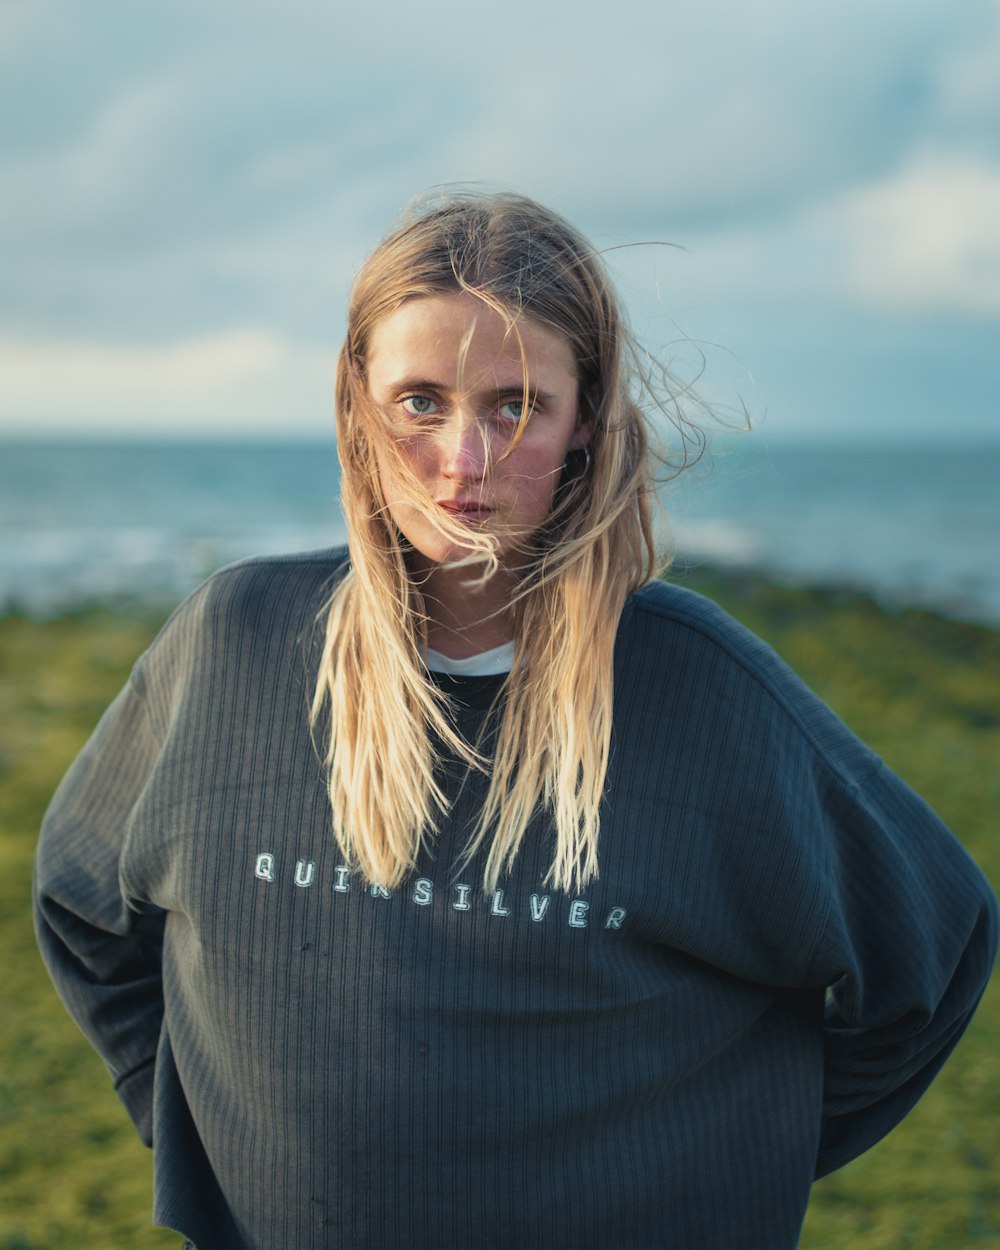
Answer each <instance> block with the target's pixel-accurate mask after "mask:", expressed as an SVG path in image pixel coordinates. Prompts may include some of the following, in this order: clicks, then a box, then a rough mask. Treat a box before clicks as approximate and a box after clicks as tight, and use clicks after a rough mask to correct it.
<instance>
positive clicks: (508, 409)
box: [500, 399, 525, 422]
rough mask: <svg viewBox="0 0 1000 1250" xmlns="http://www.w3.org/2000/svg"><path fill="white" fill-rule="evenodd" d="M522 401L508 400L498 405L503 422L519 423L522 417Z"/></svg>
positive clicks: (523, 407) (523, 404)
mask: <svg viewBox="0 0 1000 1250" xmlns="http://www.w3.org/2000/svg"><path fill="white" fill-rule="evenodd" d="M524 409H525V403H524V400H523V399H508V400H506V401H505V402H504V403H502V404H501V405H500V415H501V417H503V419H504V420H505V421H514V422H519V421H521V420H522V419H523V417H524Z"/></svg>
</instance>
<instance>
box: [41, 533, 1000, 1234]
mask: <svg viewBox="0 0 1000 1250" xmlns="http://www.w3.org/2000/svg"><path fill="white" fill-rule="evenodd" d="M345 566H346V553H345V552H343V551H335V552H321V553H317V554H313V555H307V556H294V557H285V558H278V559H261V560H253V561H248V562H246V563H243V564H241V565H238V566H235V567H233V568H231V569H228V570H225V571H223V572H222V573H220V574H218V575H216V576H215V577H214V578H212V579H211V580H210V581H209V582H208V583H206V585H205V586H203V587H202V588H201V589H200V590H199V591H197V592H196V593H195V594H194V595H193V596H192V597H191V598H190V599H189V600H188V601H187V602H186V603H184V604H183V605H182V606H181V607H180V608H179V609H178V611H177V612H176V613H175V614H174V616H173V617H172V618H171V620H170V621H169V622H168V623H167V625H166V626H165V627H164V629H163V631H162V632H161V634H160V636H159V638H158V639H157V640H156V642H155V643H154V644H153V646H152V647H151V648H150V650H149V651H148V652H147V653H146V654H145V655H144V656H143V657H142V658H141V659H140V660H139V662H138V663H137V665H136V667H135V670H134V672H133V674H132V678H131V680H130V682H129V683H128V685H127V687H126V688H125V690H123V691H122V693H121V694H120V695H119V697H118V699H117V700H116V701H115V702H114V704H112V706H111V708H110V709H109V710H108V711H107V713H106V714H105V716H104V718H103V719H102V720H101V722H100V724H99V725H98V727H97V729H96V731H95V733H94V735H93V737H92V738H91V740H90V742H89V743H88V744H87V746H86V747H85V749H84V751H83V753H82V754H81V756H80V757H79V759H78V760H77V761H76V763H75V764H74V765H73V767H72V769H71V770H70V772H69V774H68V775H67V777H66V778H65V780H64V781H63V783H62V785H61V786H60V788H59V790H58V792H57V794H56V795H55V798H54V799H53V801H52V805H51V807H50V809H49V812H48V814H47V816H46V819H45V824H44V827H43V830H42V835H41V841H40V845H39V851H38V860H37V868H36V918H37V928H38V936H39V942H40V945H41V949H42V952H43V955H44V957H45V959H46V962H47V964H48V967H49V969H50V972H51V974H52V977H53V980H54V981H55V983H56V986H57V988H58V990H59V992H60V994H61V995H62V997H63V999H64V1001H65V1002H66V1004H67V1006H68V1008H69V1010H70V1011H71V1012H72V1014H73V1016H74V1017H75V1018H76V1020H77V1021H78V1023H79V1024H80V1027H81V1028H82V1029H83V1031H84V1032H85V1033H86V1035H87V1037H88V1038H89V1039H90V1040H91V1042H92V1043H93V1044H94V1046H95V1047H96V1048H97V1049H98V1051H99V1052H100V1053H101V1055H102V1056H103V1057H104V1059H105V1061H106V1063H107V1065H108V1067H109V1069H110V1072H111V1075H112V1077H113V1079H114V1081H115V1084H116V1087H117V1090H118V1093H119V1095H120V1096H121V1098H122V1100H123V1102H124V1103H125V1105H126V1107H127V1108H128V1110H129V1113H130V1114H131V1116H132V1118H133V1120H134V1121H135V1123H136V1125H137V1127H138V1129H139V1132H140V1134H141V1135H142V1137H143V1139H144V1140H145V1141H146V1142H147V1143H151V1144H152V1145H153V1147H154V1166H155V1183H156V1199H155V1211H154V1218H155V1220H156V1222H157V1223H160V1224H163V1225H166V1226H168V1227H170V1228H174V1229H176V1230H178V1231H179V1232H181V1233H183V1234H184V1235H186V1236H187V1237H189V1238H191V1239H192V1240H193V1241H194V1242H195V1243H196V1244H197V1245H198V1246H199V1248H200V1250H251V1248H252V1250H293V1248H294V1250H333V1247H350V1248H352V1250H357V1248H361V1247H371V1248H372V1250H397V1248H398V1250H402V1248H403V1247H405V1248H406V1250H423V1248H427V1250H431V1248H433V1250H478V1248H479V1247H498V1248H503V1250H513V1248H514V1247H517V1248H518V1250H521V1248H527V1250H530V1248H533V1247H545V1248H546V1250H561V1248H566V1250H569V1248H570V1247H573V1250H591V1248H593V1250H597V1248H598V1247H599V1248H600V1250H607V1247H609V1246H612V1247H615V1248H616V1250H651V1248H653V1247H670V1250H733V1248H734V1247H740V1250H790V1248H791V1247H794V1246H795V1244H796V1242H797V1240H798V1235H799V1231H800V1228H801V1223H802V1219H803V1214H804V1211H805V1207H806V1203H807V1200H808V1195H809V1189H810V1184H811V1182H812V1180H813V1178H814V1176H816V1175H822V1174H824V1173H826V1172H828V1171H831V1170H832V1169H834V1168H837V1167H840V1166H841V1165H842V1164H844V1163H846V1162H847V1161H848V1160H849V1159H852V1158H854V1157H855V1156H856V1155H858V1154H860V1153H861V1152H862V1151H864V1150H866V1149H867V1148H868V1147H869V1146H871V1145H872V1144H873V1143H874V1142H876V1141H878V1140H879V1138H881V1137H882V1136H883V1135H884V1134H885V1133H887V1132H888V1131H889V1130H890V1129H891V1128H892V1127H893V1126H894V1125H895V1124H896V1123H898V1121H899V1120H900V1119H902V1117H903V1116H904V1115H905V1114H906V1112H907V1111H908V1110H909V1109H910V1108H911V1107H912V1106H913V1104H914V1103H915V1102H916V1100H917V1099H918V1098H919V1097H920V1095H921V1093H922V1092H923V1091H924V1089H925V1088H926V1087H927V1085H928V1083H929V1082H930V1081H931V1079H932V1078H933V1076H934V1074H935V1073H936V1072H937V1070H938V1068H939V1067H940V1065H941V1063H942V1062H943V1061H944V1059H945V1057H946V1056H947V1054H948V1053H949V1051H950V1050H951V1049H952V1047H953V1046H954V1045H955V1043H956V1041H957V1040H958V1038H959V1036H960V1035H961V1033H962V1031H963V1029H964V1028H965V1026H966V1024H967V1023H968V1020H969V1018H970V1015H971V1013H972V1011H973V1009H974V1006H975V1004H976V1002H977V1001H978V999H979V996H980V994H981V993H982V990H983V987H984V985H985V983H986V979H987V977H988V975H989V972H990V968H991V966H992V961H993V957H994V953H995V946H996V910H995V907H996V905H995V901H994V899H993V897H992V894H991V893H990V890H989V887H988V886H987V885H986V883H985V881H984V880H983V878H982V876H981V874H980V873H979V871H978V870H977V868H976V867H975V865H974V864H973V862H972V861H971V860H970V858H969V857H968V855H967V854H966V853H965V851H964V850H963V849H962V847H961V846H960V845H959V843H958V842H957V840H956V839H955V838H954V837H953V836H952V834H951V833H949V832H948V830H947V829H946V828H945V827H944V826H943V825H942V824H941V822H940V821H939V820H938V819H937V817H936V816H935V815H934V814H933V813H932V812H931V811H930V810H929V808H928V807H927V806H926V805H925V804H924V803H923V802H922V801H921V800H920V799H919V798H918V797H917V796H916V795H915V794H914V793H913V792H912V791H911V790H910V789H909V788H908V787H907V786H906V785H905V784H904V783H903V782H902V781H901V780H900V779H899V778H897V777H896V776H894V775H893V774H892V773H891V772H889V770H888V769H887V768H886V767H885V766H884V765H883V764H882V762H881V761H880V760H879V759H878V758H877V757H876V756H875V755H874V754H873V753H872V752H871V751H870V750H869V749H868V748H867V747H865V746H864V745H863V744H862V743H861V742H859V741H858V739H857V738H856V737H855V736H854V735H853V734H852V733H851V732H850V731H849V730H848V729H847V728H846V727H845V726H844V725H843V724H842V722H840V721H839V720H838V719H837V718H836V716H834V714H833V713H832V712H831V711H830V710H829V709H828V708H827V707H826V706H825V705H824V704H823V703H821V702H820V701H819V700H818V699H817V698H816V696H815V695H813V694H812V693H811V692H810V691H809V690H808V689H807V688H806V687H805V686H804V685H803V684H802V683H801V682H800V681H799V680H798V678H797V677H795V675H794V674H793V673H791V672H790V671H789V670H788V669H787V667H785V665H784V664H783V663H782V662H781V661H780V660H779V659H778V658H777V657H776V656H775V655H774V653H773V652H771V651H770V650H769V649H768V648H767V647H766V646H765V645H764V644H763V643H761V642H760V641H759V640H758V639H757V638H755V637H754V636H753V635H751V634H749V633H748V632H747V631H746V630H745V629H743V628H742V627H741V626H739V625H738V624H736V623H735V622H734V621H733V620H732V619H730V618H729V617H727V616H726V615H725V614H724V613H723V612H722V611H721V610H720V609H719V608H717V607H716V606H715V605H713V604H712V603H710V602H708V601H707V600H705V599H703V598H701V597H699V596H697V595H695V594H693V593H691V592H689V591H684V590H681V589H678V588H676V587H669V586H667V585H664V584H660V583H657V584H654V585H650V586H648V587H646V588H645V589H643V590H642V591H640V592H638V593H637V594H634V595H633V596H631V598H630V599H629V600H628V602H627V605H626V608H625V611H624V614H623V616H622V620H621V624H620V628H619V633H618V639H617V644H616V652H615V719H614V736H613V749H612V758H611V766H610V772H609V776H608V785H607V791H606V801H605V804H604V809H603V813H602V824H601V840H600V876H599V879H598V880H597V881H596V882H593V883H592V884H591V885H590V886H588V887H587V888H586V889H584V890H583V891H581V892H580V893H579V894H578V895H572V896H567V895H565V894H562V893H559V892H558V891H554V890H552V889H548V888H546V887H545V886H544V885H543V883H542V882H543V878H544V876H545V873H546V870H547V868H548V866H549V863H550V862H551V858H552V849H553V843H552V831H551V828H550V822H549V821H548V819H547V818H546V816H545V814H544V813H540V814H539V815H538V816H537V817H536V819H535V821H534V823H533V825H532V826H531V828H530V830H529V835H528V837H527V838H526V841H525V844H524V847H523V849H522V851H521V853H520V855H519V857H518V859H517V861H516V863H515V865H514V867H513V870H512V871H511V873H510V875H509V876H508V877H507V878H506V879H505V880H504V881H503V883H502V886H501V888H500V889H498V890H496V891H494V892H492V893H485V892H484V890H483V888H482V886H481V880H482V867H483V865H482V862H481V860H478V859H475V860H473V861H472V863H471V864H470V865H469V866H468V867H467V868H466V869H464V870H463V871H462V872H461V873H456V871H455V863H456V862H457V860H458V856H459V854H460V852H461V850H462V849H463V847H464V845H465V841H466V839H467V837H468V835H469V832H470V830H471V828H472V826H473V824H474V822H475V814H476V812H477V810H478V808H479V806H480V805H481V803H482V799H483V781H482V779H481V778H479V777H477V776H475V775H472V776H466V775H465V774H464V772H463V769H462V768H461V767H460V766H459V765H458V764H457V762H455V761H445V763H444V765H443V772H444V776H445V780H446V785H447V787H448V789H449V792H450V793H451V795H452V796H453V803H452V807H451V811H450V814H449V817H448V818H447V820H446V821H444V822H443V826H442V828H441V829H440V831H439V834H438V836H437V838H436V840H435V842H434V845H433V847H432V849H430V850H429V851H428V852H427V854H426V855H425V856H424V858H423V860H422V861H421V862H420V863H419V864H418V866H417V869H416V870H415V872H414V873H413V874H412V877H411V878H410V879H409V880H408V881H407V882H406V883H405V886H404V887H403V888H400V889H398V890H396V891H393V892H387V891H385V890H380V889H377V888H372V887H370V886H368V885H367V884H366V882H365V881H364V880H362V879H360V878H359V877H358V876H357V875H356V874H354V873H352V872H350V871H349V869H348V867H347V866H346V865H345V864H343V863H342V862H341V859H340V856H339V854H338V850H337V847H336V844H335V843H334V841H333V838H332V836H331V833H330V815H329V809H328V800H327V797H326V793H325V788H324V779H323V770H322V767H321V764H320V762H319V759H318V756H317V751H316V747H315V745H314V743H313V742H312V740H311V737H310V731H309V724H308V705H309V700H310V697H311V692H312V688H313V685H314V681H315V671H316V664H317V662H318V655H319V646H320V640H321V637H320V636H321V632H322V628H321V625H320V624H319V623H318V617H319V615H320V613H321V609H322V605H323V603H324V601H325V599H326V597H327V596H328V594H329V591H330V589H331V586H332V585H333V583H334V580H335V579H336V577H337V576H338V575H339V573H340V572H341V571H342V570H343V568H344V567H345ZM440 680H441V681H442V683H443V684H444V685H445V686H446V688H447V689H448V691H449V693H450V694H452V696H453V698H454V700H455V706H456V716H457V717H458V718H459V723H460V725H461V726H462V727H463V729H464V730H465V731H466V732H468V733H475V732H476V731H477V730H478V728H479V726H480V725H481V723H482V720H483V717H484V716H485V715H486V708H487V707H488V705H489V703H490V702H491V700H492V698H493V696H494V695H495V694H496V692H497V690H498V689H499V687H500V684H501V682H502V680H503V679H502V678H480V679H477V678H445V677H442V678H441V679H440Z"/></svg>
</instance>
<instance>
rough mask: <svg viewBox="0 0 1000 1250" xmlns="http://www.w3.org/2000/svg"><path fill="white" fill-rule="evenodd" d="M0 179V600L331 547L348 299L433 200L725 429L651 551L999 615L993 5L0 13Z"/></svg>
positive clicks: (932, 0)
mask: <svg viewBox="0 0 1000 1250" xmlns="http://www.w3.org/2000/svg"><path fill="white" fill-rule="evenodd" d="M0 171H2V179H3V188H4V190H3V196H2V197H0V246H2V249H3V256H4V261H3V278H2V281H0V439H2V442H0V454H2V459H3V467H2V469H0V499H2V502H0V527H2V530H3V532H4V535H5V542H4V546H3V555H2V558H0V608H6V609H7V610H10V609H12V608H18V607H20V608H26V609H27V610H29V611H32V612H35V613H46V612H47V613H52V612H57V611H60V610H62V609H64V608H66V607H68V606H73V605H74V604H76V603H78V602H80V601H81V600H82V599H88V598H94V597H97V598H107V597H108V596H111V597H113V598H114V597H119V598H126V599H128V598H134V597H139V598H143V597H149V596H150V595H153V596H159V597H160V598H161V599H165V600H171V599H175V598H176V597H177V596H178V595H180V594H182V593H183V592H184V591H185V590H186V589H188V588H190V586H191V585H193V584H194V583H195V582H196V581H197V580H199V579H200V577H202V576H203V575H204V574H205V573H207V572H208V571H210V570H211V569H212V568H214V567H216V566H217V565H218V564H220V563H223V562H226V561H228V560H230V559H233V558H236V557H238V556H241V555H244V554H248V553H249V552H252V551H261V550H279V549H282V548H288V547H296V546H325V545H328V544H330V543H333V542H337V541H339V540H340V539H341V538H342V537H343V532H342V528H341V525H340V518H339V511H338V508H337V503H336V497H337V472H336V462H335V454H334V449H333V439H332V417H331V390H332V373H333V366H334V360H335V355H336V350H337V346H338V344H339V341H340V339H341V336H342V333H343V310H344V306H345V302H346V296H347V291H348V289H349V285H350V282H351V279H352V275H353V273H354V272H355V270H356V269H357V267H358V266H359V265H360V263H361V262H362V261H363V259H364V258H365V256H366V255H367V253H368V252H369V251H370V250H371V249H372V247H374V245H375V244H376V243H377V242H378V240H379V238H380V237H381V235H382V234H383V233H384V232H385V231H386V230H387V229H388V228H389V226H390V225H391V223H392V222H393V220H394V218H395V217H396V215H397V214H398V213H399V211H400V210H401V208H402V207H403V206H404V205H405V204H406V203H407V202H408V201H409V200H410V199H411V198H412V197H413V196H415V195H416V194H418V193H419V192H421V191H423V190H425V189H427V188H429V187H433V186H435V185H437V184H440V183H451V182H456V181H457V182H469V183H475V184H477V185H481V186H486V187H488V188H505V189H515V190H519V191H523V192H525V193H527V194H529V195H532V196H534V197H536V198H538V199H541V200H542V201H543V202H546V203H548V204H550V205H552V206H553V207H555V208H557V209H558V210H560V211H561V212H562V213H563V214H564V215H566V216H567V217H568V218H569V219H570V220H571V221H573V222H574V223H575V224H576V225H578V226H579V227H580V228H581V229H582V230H583V231H584V232H585V233H586V234H587V235H588V236H589V237H590V238H591V239H592V240H593V241H594V243H595V244H596V245H597V246H598V247H599V248H602V249H607V257H608V263H609V265H610V266H611V268H612V270H613V272H614V274H615V276H616V278H617V280H618V283H619V286H620V288H621V291H622V293H623V296H624V298H625V301H626V303H627V305H628V307H629V308H630V310H631V313H632V317H633V321H634V324H635V327H636V329H637V330H638V332H639V334H640V336H641V338H642V340H643V342H644V343H645V344H646V345H647V346H648V347H649V348H650V349H651V350H652V351H654V352H655V353H656V354H657V356H658V357H659V358H660V359H661V360H663V361H664V362H665V363H667V364H668V365H669V366H670V367H671V369H672V370H673V372H674V374H675V376H676V377H677V378H678V379H679V381H680V382H681V383H682V384H683V383H689V382H691V381H693V380H695V379H697V381H698V385H699V387H700V391H701V394H702V395H703V396H704V397H705V398H706V399H707V400H708V401H709V402H710V403H711V404H712V405H714V407H715V408H716V410H717V412H718V413H719V415H720V416H721V417H722V419H723V421H724V422H729V423H735V424H741V423H742V416H743V413H744V411H745V412H746V413H748V414H749V417H750V420H751V422H752V425H753V427H754V430H753V433H751V434H750V435H749V436H748V437H733V436H731V435H729V434H727V433H719V434H718V435H717V436H716V437H715V438H714V440H713V454H712V455H711V456H710V457H709V458H708V459H707V460H706V462H705V463H704V464H703V465H702V466H700V468H699V470H698V471H697V472H695V473H693V474H691V475H689V476H687V477H685V478H683V479H682V480H681V481H680V482H679V483H677V484H676V485H675V486H672V487H671V488H670V489H669V490H668V491H667V492H666V496H665V498H666V503H667V512H668V516H669V517H670V521H671V525H672V531H673V541H674V543H675V546H676V548H677V549H678V551H679V553H680V555H681V557H682V559H683V560H684V561H686V562H688V563H694V564H698V563H701V562H704V561H709V562H712V563H714V564H722V565H727V566H732V565H737V566H740V567H746V566H754V567H758V568H761V569H763V570H764V571H765V572H767V573H769V574H770V575H772V576H775V577H777V578H779V579H786V580H793V581H802V580H807V581H808V580H811V581H823V582H830V581H835V582H849V583H851V584H855V585H859V586H861V587H862V588H864V589H866V590H867V591H869V592H870V593H872V594H874V595H876V596H877V597H879V598H880V599H882V600H883V601H885V602H896V603H898V602H907V603H920V604H925V605H929V606H932V607H934V608H936V609H938V610H941V611H944V612H946V613H949V614H951V615H955V616H960V617H964V618H967V619H970V620H979V621H985V622H990V623H996V622H997V621H1000V561H998V559H997V554H996V553H997V551H998V550H1000V503H998V499H1000V491H998V490H997V485H998V483H1000V400H998V395H1000V350H998V342H1000V336H998V332H1000V3H998V2H997V0H960V2H959V3H957V4H954V5H943V4H941V3H940V0H882V3H880V4H879V5H877V6H872V5H870V4H868V3H862V0H845V2H844V3H841V4H839V5H836V6H830V5H826V6H817V5H802V4H797V3H794V2H793V0H760V2H759V3H756V4H754V5H747V6H742V5H740V4H738V3H737V2H736V0H703V2H702V3H699V4H697V5H695V4H685V5H663V4H661V3H656V4H654V3H651V2H649V3H646V2H643V0H625V2H624V3H621V4H617V5H615V6H613V8H610V7H609V6H607V5H598V4H596V3H594V0H581V2H580V3H577V4H575V5H574V6H573V10H572V15H571V16H570V15H569V14H568V13H567V12H566V11H563V10H562V9H561V6H555V5H550V6H546V5H539V4H537V3H527V2H526V0H510V2H509V3H507V4H505V5H503V6H502V7H499V8H498V7H496V6H487V7H484V6H479V5H471V4H468V5H466V4H460V3H457V2H456V0H428V2H427V3H425V4H423V5H419V6H417V5H413V4H410V3H403V0H384V2H383V3H379V4H375V5H370V6H363V5H349V6H348V5H332V4H321V3H318V2H317V3H310V2H308V0H292V3H289V4H284V5H282V6H280V7H279V6H277V5H270V4H261V3H256V2H252V0H251V2H245V0H244V2H241V3H238V4H237V3H233V2H226V0H221V2H216V3H213V4H210V5H205V4H201V3H195V2H194V0H174V2H173V3H171V4H169V5H157V6H153V5H140V4H135V3H133V2H131V0H89V2H88V3H87V4H86V5H73V4H69V3H59V2H53V0H3V3H2V4H0Z"/></svg>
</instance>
